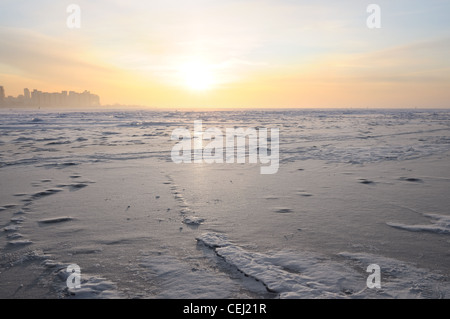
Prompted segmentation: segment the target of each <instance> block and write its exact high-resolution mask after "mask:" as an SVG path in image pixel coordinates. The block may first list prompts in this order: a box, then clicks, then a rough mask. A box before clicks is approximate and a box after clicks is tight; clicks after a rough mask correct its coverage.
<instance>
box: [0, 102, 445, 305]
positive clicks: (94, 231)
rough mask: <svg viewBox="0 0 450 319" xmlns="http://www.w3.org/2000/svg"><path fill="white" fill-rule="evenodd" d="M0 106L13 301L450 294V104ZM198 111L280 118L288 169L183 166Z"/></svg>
mask: <svg viewBox="0 0 450 319" xmlns="http://www.w3.org/2000/svg"><path fill="white" fill-rule="evenodd" d="M0 113H1V116H0V135H1V141H0V185H1V189H2V192H1V193H0V229H1V230H2V232H1V234H0V235H1V236H0V247H2V250H1V254H0V272H1V274H2V279H5V280H4V281H2V283H5V284H4V285H3V286H2V288H0V297H8V298H11V297H30V296H31V297H61V298H155V297H156V298H185V297H188V298H241V297H242V298H246V297H271V298H273V297H275V298H278V297H280V298H403V297H405V298H407V297H412V298H449V296H450V295H449V293H448V285H447V282H450V280H449V279H450V270H449V267H448V265H449V264H450V255H449V254H448V244H449V243H450V240H449V239H448V237H447V236H448V234H449V233H450V231H449V229H450V226H449V225H450V220H449V211H448V207H449V206H450V198H449V196H448V189H449V187H450V167H449V165H450V164H449V163H450V162H449V160H448V159H449V155H450V129H449V128H450V112H449V111H445V110H381V109H380V110H277V111H273V110H254V111H245V110H243V111H226V112H184V111H180V112H163V111H161V112H156V111H138V110H130V111H126V110H104V111H96V112H79V111H74V112H70V111H65V110H40V111H39V110H29V111H16V110H0ZM199 119H201V120H202V121H203V126H204V129H207V128H211V127H217V128H219V129H221V130H225V129H226V128H233V127H242V128H279V129H280V169H279V171H278V173H277V174H274V175H272V176H261V175H260V174H259V165H253V164H223V165H221V164H208V165H207V164H186V165H176V164H174V163H173V162H172V160H171V157H170V154H171V148H172V147H173V145H174V143H175V142H174V141H172V140H171V139H170V136H171V133H172V131H173V130H174V129H175V128H187V129H188V130H192V129H193V123H194V121H195V120H199ZM207 142H209V141H207ZM427 212H436V213H435V214H429V213H427ZM195 238H197V239H198V241H196V240H195ZM229 238H230V239H229ZM161 247H163V248H161ZM73 263H76V264H79V265H80V266H81V268H82V278H83V279H82V280H83V285H82V289H81V290H76V289H67V288H66V286H65V281H64V278H66V277H65V276H67V274H66V273H64V272H65V267H67V265H69V264H73ZM373 263H377V264H379V265H380V267H381V271H382V282H381V283H382V289H381V290H371V289H368V288H367V287H366V279H367V276H368V273H366V267H367V266H368V265H369V264H373ZM6 282H7V283H8V284H6ZM22 282H23V283H24V285H23V286H22V287H21V288H20V289H18V287H17V286H18V285H19V284H20V283H22ZM39 287H40V288H39ZM38 288H39V289H38ZM17 289H18V290H17ZM34 289H38V290H34ZM16 291H17V295H14V296H13V294H14V293H15V292H16ZM27 293H28V295H27ZM41 293H42V294H41Z"/></svg>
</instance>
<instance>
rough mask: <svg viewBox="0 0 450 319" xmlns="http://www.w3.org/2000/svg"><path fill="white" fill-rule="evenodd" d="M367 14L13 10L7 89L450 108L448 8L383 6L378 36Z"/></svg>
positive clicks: (220, 101) (5, 57)
mask: <svg viewBox="0 0 450 319" xmlns="http://www.w3.org/2000/svg"><path fill="white" fill-rule="evenodd" d="M370 3H371V2H361V1H356V0H344V1H339V2H333V1H331V0H319V1H314V2H307V1H301V0H300V1H290V0H277V1H275V0H263V1H255V0H239V1H238V0H230V1H207V0H193V1H189V2H186V1H180V0H170V1H165V2H162V1H149V2H139V1H135V0H129V1H121V0H116V1H106V0H97V1H87V0H80V1H77V2H75V3H74V4H75V5H76V7H78V8H79V10H78V11H77V10H73V7H70V6H69V5H68V3H56V2H55V1H50V0H39V1H30V0H25V1H19V2H17V1H12V0H6V1H2V3H1V4H0V21H2V22H1V23H0V47H1V48H2V49H1V50H0V61H1V62H0V83H5V84H6V83H8V92H11V94H13V95H19V94H22V88H23V87H39V88H41V89H42V90H44V91H47V92H55V91H57V92H60V91H62V90H64V89H65V88H67V87H70V88H72V89H73V90H76V91H82V90H83V89H84V88H86V87H88V88H90V89H91V90H92V91H95V92H97V93H98V94H99V95H100V96H102V97H103V98H102V103H104V104H109V105H111V104H115V103H118V104H121V105H145V106H149V107H159V108H166V107H167V108H183V107H187V108H196V107H204V108H208V107H215V108H227V107H242V108H246V107H248V108H252V107H256V108H266V107H267V108H268V107H270V108H277V107H280V108H285V107H300V108H303V107H311V108H348V107H352V108H358V107H361V108H366V107H369V108H390V107H391V108H415V107H417V108H448V107H450V105H449V103H450V102H449V101H450V90H448V88H449V87H450V72H449V71H450V60H449V59H448V56H450V20H449V19H448V12H449V11H450V3H449V2H448V1H442V0H430V1H427V2H423V1H419V0H398V1H395V2H393V1H388V0H380V1H376V2H375V4H376V5H377V6H378V7H379V8H380V11H379V17H378V22H379V27H374V28H372V24H371V23H372V22H373V21H372V20H371V15H373V14H374V13H373V12H372V11H371V9H370V6H369V4H370ZM71 8H72V9H71ZM77 12H78V16H77ZM99 17H101V18H99ZM72 20H73V21H72ZM75 22H79V25H78V24H77V23H75ZM369 22H370V23H369Z"/></svg>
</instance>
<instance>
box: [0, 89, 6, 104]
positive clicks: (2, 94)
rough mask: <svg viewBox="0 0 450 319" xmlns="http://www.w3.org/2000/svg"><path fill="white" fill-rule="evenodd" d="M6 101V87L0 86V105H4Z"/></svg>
mask: <svg viewBox="0 0 450 319" xmlns="http://www.w3.org/2000/svg"><path fill="white" fill-rule="evenodd" d="M4 102H5V89H4V88H3V86H0V105H3V103H4Z"/></svg>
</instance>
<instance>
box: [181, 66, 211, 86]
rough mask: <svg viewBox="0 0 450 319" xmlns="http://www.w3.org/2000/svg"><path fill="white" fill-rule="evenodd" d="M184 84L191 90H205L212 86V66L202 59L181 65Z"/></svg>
mask: <svg viewBox="0 0 450 319" xmlns="http://www.w3.org/2000/svg"><path fill="white" fill-rule="evenodd" d="M181 75H182V77H183V80H184V84H185V86H186V87H187V88H188V89H190V90H193V91H206V90H209V89H211V88H212V86H213V82H214V81H213V74H212V68H211V66H209V65H208V64H206V63H204V62H202V61H191V62H188V63H186V64H184V65H183V66H182V67H181Z"/></svg>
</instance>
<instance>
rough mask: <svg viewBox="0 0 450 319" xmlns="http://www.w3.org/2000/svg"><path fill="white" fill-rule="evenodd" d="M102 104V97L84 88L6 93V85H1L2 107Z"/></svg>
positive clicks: (93, 105)
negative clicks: (79, 90)
mask: <svg viewBox="0 0 450 319" xmlns="http://www.w3.org/2000/svg"><path fill="white" fill-rule="evenodd" d="M95 106H101V104H100V97H99V96H98V95H96V94H91V92H90V91H87V90H84V91H83V92H81V93H78V92H75V91H61V92H43V91H39V90H37V89H33V91H30V90H29V89H28V88H24V89H23V94H19V95H17V96H15V97H14V96H12V95H6V90H5V87H4V86H0V107H95Z"/></svg>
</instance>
